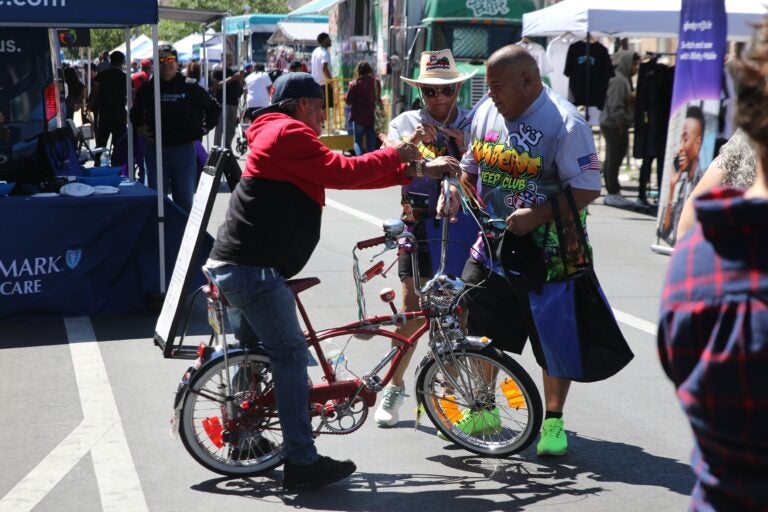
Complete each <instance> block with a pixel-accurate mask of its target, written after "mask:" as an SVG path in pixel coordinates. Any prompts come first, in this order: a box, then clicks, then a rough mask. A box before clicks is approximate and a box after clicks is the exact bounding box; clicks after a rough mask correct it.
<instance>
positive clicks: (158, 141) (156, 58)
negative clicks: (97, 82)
mask: <svg viewBox="0 0 768 512" xmlns="http://www.w3.org/2000/svg"><path fill="white" fill-rule="evenodd" d="M157 39H158V31H157V23H155V24H154V25H152V61H153V62H152V67H153V69H154V77H153V78H154V79H153V80H152V82H153V84H152V85H153V89H154V91H153V92H154V96H155V105H154V107H155V158H156V159H157V169H156V171H155V178H156V180H157V181H156V183H157V230H158V237H157V240H158V250H159V257H158V260H159V261H158V263H159V264H160V293H161V294H165V204H164V199H165V187H163V133H162V131H161V128H162V126H161V122H160V117H161V111H160V52H159V51H158V49H157Z"/></svg>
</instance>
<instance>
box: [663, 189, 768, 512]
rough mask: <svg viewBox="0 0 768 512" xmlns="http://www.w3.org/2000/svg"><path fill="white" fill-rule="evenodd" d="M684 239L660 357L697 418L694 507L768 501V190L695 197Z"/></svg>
mask: <svg viewBox="0 0 768 512" xmlns="http://www.w3.org/2000/svg"><path fill="white" fill-rule="evenodd" d="M695 204H696V214H697V216H698V219H699V223H698V224H697V226H696V227H695V228H694V229H693V230H692V231H691V232H690V233H688V234H687V236H685V237H683V239H682V240H680V241H679V242H678V243H677V245H676V246H675V253H674V254H673V256H672V259H671V261H670V264H669V270H668V274H667V279H666V282H665V285H664V294H663V297H662V304H661V319H660V322H659V339H658V346H659V357H660V359H661V363H662V366H663V367H664V370H665V371H666V373H667V375H668V376H669V378H670V379H672V381H673V382H674V384H675V387H676V389H677V396H678V398H679V399H680V402H681V404H682V406H683V409H684V410H685V412H686V414H687V415H688V418H689V420H690V422H691V426H692V428H693V432H694V435H695V440H696V444H695V447H694V452H693V456H692V466H693V471H694V472H695V473H696V476H697V478H698V482H697V484H696V487H695V489H694V491H693V501H692V504H691V509H692V510H697V511H709V510H719V511H731V510H734V511H735V510H739V511H747V510H762V511H765V510H768V200H762V199H760V200H747V199H744V197H743V192H741V191H738V190H736V189H729V188H721V189H717V190H714V191H713V192H711V193H709V194H706V195H704V196H702V197H701V198H699V199H698V200H696V202H695Z"/></svg>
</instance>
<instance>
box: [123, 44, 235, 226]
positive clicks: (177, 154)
mask: <svg viewBox="0 0 768 512" xmlns="http://www.w3.org/2000/svg"><path fill="white" fill-rule="evenodd" d="M158 50H159V55H160V108H161V121H162V125H161V126H162V144H163V152H162V155H163V188H162V191H163V194H167V193H168V184H169V182H170V188H171V194H172V196H173V201H174V202H175V203H176V204H177V205H179V206H180V207H181V208H182V209H183V210H184V211H186V212H190V211H191V210H192V198H193V197H194V195H195V182H196V179H197V163H196V160H195V158H196V157H195V144H194V143H195V141H196V140H198V139H200V137H202V136H203V135H204V134H205V133H207V132H208V131H210V130H211V129H212V128H213V127H214V126H215V125H216V121H217V120H218V118H219V113H220V112H221V108H220V107H219V104H218V103H217V102H216V100H214V99H213V98H212V97H211V95H210V94H208V93H207V92H206V91H205V90H204V89H203V88H202V87H200V86H199V85H197V84H194V83H187V82H186V80H185V79H184V76H183V75H182V74H181V73H179V72H178V63H177V54H176V50H175V49H174V48H173V47H172V46H170V45H162V46H160V48H158ZM154 101H155V100H154V79H152V80H149V81H147V82H145V83H143V84H142V85H141V87H139V90H138V91H137V93H136V103H135V104H134V106H133V108H131V122H133V124H134V126H136V127H137V128H136V129H137V131H138V132H139V134H141V135H143V136H144V137H146V139H147V141H148V142H149V144H148V147H147V156H146V162H147V174H148V176H149V186H150V187H152V188H154V189H157V157H156V152H155V134H154V127H155V111H154Z"/></svg>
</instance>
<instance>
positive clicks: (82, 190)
mask: <svg viewBox="0 0 768 512" xmlns="http://www.w3.org/2000/svg"><path fill="white" fill-rule="evenodd" d="M59 194H61V195H63V196H71V197H85V196H90V195H93V187H92V186H90V185H86V184H85V183H68V184H66V185H64V186H63V187H61V188H60V189H59Z"/></svg>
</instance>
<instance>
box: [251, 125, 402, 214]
mask: <svg viewBox="0 0 768 512" xmlns="http://www.w3.org/2000/svg"><path fill="white" fill-rule="evenodd" d="M246 137H247V139H248V147H249V149H250V151H249V152H248V156H247V158H246V163H245V172H244V173H243V177H248V176H250V177H255V178H269V179H272V180H279V181H289V182H291V183H293V184H294V185H296V186H297V187H299V188H300V189H301V190H302V191H303V192H304V193H305V194H307V195H308V196H309V197H311V198H312V199H314V200H315V201H317V203H318V204H320V205H321V206H324V205H325V189H326V188H333V189H340V190H344V189H370V188H383V187H388V186H391V185H398V184H404V183H408V182H409V181H410V178H406V177H405V174H404V172H405V167H406V166H405V165H401V164H400V158H399V157H398V155H397V151H396V150H395V149H393V148H387V149H382V150H380V151H374V152H371V153H366V154H365V155H363V156H359V157H345V156H344V155H341V154H339V153H334V152H333V151H331V150H330V149H328V148H327V147H325V146H324V145H323V143H322V142H320V139H318V137H317V135H316V134H315V132H314V130H312V128H310V127H309V126H307V125H306V124H304V123H302V122H301V121H297V120H296V119H294V118H292V117H290V116H287V115H285V114H265V115H263V116H261V117H259V118H257V119H256V120H255V121H254V122H253V124H251V126H250V127H249V128H248V131H247V132H246Z"/></svg>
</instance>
